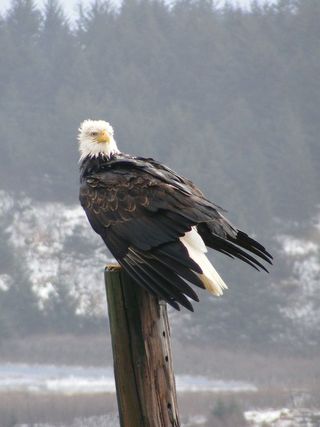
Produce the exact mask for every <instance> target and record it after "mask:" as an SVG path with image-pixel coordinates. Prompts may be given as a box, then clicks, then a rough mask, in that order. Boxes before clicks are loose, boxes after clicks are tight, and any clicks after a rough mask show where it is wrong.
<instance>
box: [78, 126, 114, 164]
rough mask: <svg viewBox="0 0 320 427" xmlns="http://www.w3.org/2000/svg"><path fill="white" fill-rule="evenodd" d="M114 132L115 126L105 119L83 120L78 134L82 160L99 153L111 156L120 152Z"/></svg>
mask: <svg viewBox="0 0 320 427" xmlns="http://www.w3.org/2000/svg"><path fill="white" fill-rule="evenodd" d="M113 134H114V131H113V127H112V126H111V125H110V123H108V122H105V121H104V120H85V121H84V122H82V123H81V125H80V127H79V135H78V140H79V150H80V160H83V159H84V158H85V157H98V156H99V155H105V156H106V157H110V156H111V155H112V154H114V153H119V149H118V147H117V144H116V141H115V140H114V138H113Z"/></svg>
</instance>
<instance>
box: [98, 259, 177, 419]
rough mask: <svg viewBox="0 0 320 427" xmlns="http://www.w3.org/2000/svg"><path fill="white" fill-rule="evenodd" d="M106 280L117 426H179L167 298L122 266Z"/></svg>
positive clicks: (107, 274)
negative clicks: (163, 299) (144, 285)
mask: <svg viewBox="0 0 320 427" xmlns="http://www.w3.org/2000/svg"><path fill="white" fill-rule="evenodd" d="M105 282H106V291H107V300H108V310H109V323H110V332H111V338H112V351H113V362H114V374H115V381H116V390H117V400H118V408H119V416H120V425H121V427H179V426H180V422H179V417H178V406H177V396H176V387H175V379H174V374H173V369H172V358H171V347H170V329H169V323H168V316H167V308H166V304H165V303H162V302H160V303H159V301H158V299H157V298H156V297H154V296H152V295H151V294H150V293H149V292H147V291H145V290H144V289H143V288H142V287H141V286H139V285H137V284H136V283H135V282H134V281H133V280H132V279H131V278H130V276H129V275H128V274H127V273H126V272H125V271H124V270H123V269H121V268H120V267H112V266H110V267H107V268H106V270H105Z"/></svg>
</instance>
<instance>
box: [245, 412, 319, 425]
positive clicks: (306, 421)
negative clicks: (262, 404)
mask: <svg viewBox="0 0 320 427" xmlns="http://www.w3.org/2000/svg"><path fill="white" fill-rule="evenodd" d="M244 416H245V419H246V420H247V421H248V423H249V425H250V426H251V427H319V425H320V411H315V410H311V409H303V408H300V409H287V408H283V409H278V410H274V409H270V410H259V411H258V410H257V411H246V412H245V413H244Z"/></svg>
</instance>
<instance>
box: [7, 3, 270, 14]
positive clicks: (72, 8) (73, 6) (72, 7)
mask: <svg viewBox="0 0 320 427" xmlns="http://www.w3.org/2000/svg"><path fill="white" fill-rule="evenodd" d="M92 1H93V0H81V1H80V0H64V1H63V2H62V1H60V4H63V6H64V9H65V11H66V14H67V15H68V16H69V17H71V18H72V15H73V14H74V13H75V12H76V10H77V5H78V4H79V3H80V2H81V3H82V4H83V5H84V6H87V5H89V4H90V3H92ZM119 1H121V0H113V2H114V3H119ZM224 1H225V0H220V3H224ZM258 1H259V3H266V2H268V3H271V2H274V1H275V0H258ZM229 2H230V3H234V4H238V5H240V6H241V7H244V8H247V7H248V5H249V4H250V0H229ZM10 3H11V0H0V13H4V12H5V11H6V10H7V9H8V7H9V5H10ZM44 3H45V0H37V1H35V4H37V5H40V6H42V5H43V4H44ZM218 3H219V2H218Z"/></svg>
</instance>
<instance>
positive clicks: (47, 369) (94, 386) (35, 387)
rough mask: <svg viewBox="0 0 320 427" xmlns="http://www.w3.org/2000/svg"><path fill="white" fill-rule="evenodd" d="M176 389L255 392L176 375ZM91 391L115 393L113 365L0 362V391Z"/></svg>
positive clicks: (245, 386)
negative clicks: (82, 365)
mask: <svg viewBox="0 0 320 427" xmlns="http://www.w3.org/2000/svg"><path fill="white" fill-rule="evenodd" d="M176 383H177V390H178V391H179V392H244V391H247V392H255V391H257V387H256V386H255V385H254V384H250V383H246V382H243V381H224V380H213V379H209V378H206V377H204V376H200V375H198V376H195V375H177V376H176ZM1 391H6V392H7V391H27V392H34V393H65V394H73V393H74V394H80V393H85V394H94V393H115V384H114V376H113V368H111V367H106V368H96V367H81V366H52V365H25V364H10V363H8V364H2V365H0V392H1Z"/></svg>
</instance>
